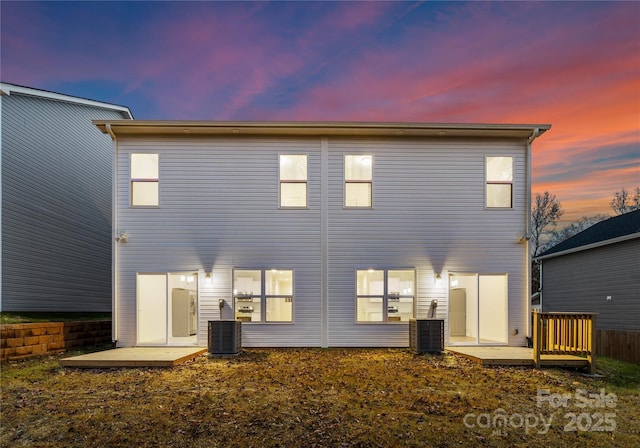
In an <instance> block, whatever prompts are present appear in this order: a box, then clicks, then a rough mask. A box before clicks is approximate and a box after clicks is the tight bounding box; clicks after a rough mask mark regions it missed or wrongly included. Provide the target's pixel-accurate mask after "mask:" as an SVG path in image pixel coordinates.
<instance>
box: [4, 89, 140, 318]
mask: <svg viewBox="0 0 640 448" xmlns="http://www.w3.org/2000/svg"><path fill="white" fill-rule="evenodd" d="M131 118H133V117H132V116H131V112H130V111H129V109H128V108H126V107H123V106H117V105H114V104H107V103H102V102H99V101H93V100H88V99H84V98H78V97H74V96H69V95H63V94H59V93H54V92H49V91H45V90H39V89H33V88H29V87H23V86H18V85H14V84H9V83H0V136H1V140H2V148H1V149H0V197H1V198H2V201H1V202H2V207H1V208H0V228H1V229H2V231H1V232H2V235H1V238H0V275H1V278H2V281H1V282H0V310H1V311H18V312H27V311H44V312H70V311H75V312H105V311H106V312H108V311H111V295H112V294H111V293H112V291H111V289H112V288H111V192H112V182H111V178H112V174H113V172H112V171H113V170H112V164H111V161H112V159H113V155H112V152H113V145H112V143H111V140H110V139H109V137H108V136H105V135H104V134H102V133H101V132H99V131H98V130H97V129H96V128H95V126H93V124H92V123H91V120H94V119H103V120H113V119H131Z"/></svg>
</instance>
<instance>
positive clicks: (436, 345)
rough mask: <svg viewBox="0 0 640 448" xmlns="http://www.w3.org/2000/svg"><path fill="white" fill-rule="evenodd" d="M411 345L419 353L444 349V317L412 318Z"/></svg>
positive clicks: (410, 323)
mask: <svg viewBox="0 0 640 448" xmlns="http://www.w3.org/2000/svg"><path fill="white" fill-rule="evenodd" d="M409 347H410V348H411V350H414V351H416V352H417V353H427V352H432V353H433V352H442V351H443V350H444V319H410V320H409Z"/></svg>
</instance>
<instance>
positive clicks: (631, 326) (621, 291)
mask: <svg viewBox="0 0 640 448" xmlns="http://www.w3.org/2000/svg"><path fill="white" fill-rule="evenodd" d="M639 253H640V238H636V239H633V240H627V241H622V242H619V243H615V244H610V245H607V246H601V247H597V248H594V249H588V250H584V251H579V252H574V253H571V254H567V255H561V256H558V257H553V258H548V259H546V260H544V261H543V263H542V276H543V277H542V281H543V283H542V287H543V290H542V307H543V311H547V312H550V311H575V312H593V313H599V315H598V318H597V328H598V329H601V330H631V331H638V330H640V319H638V316H640V257H639V256H638V254H639ZM607 296H611V301H608V300H607Z"/></svg>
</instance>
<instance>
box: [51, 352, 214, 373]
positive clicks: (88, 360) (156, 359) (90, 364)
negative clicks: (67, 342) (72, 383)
mask: <svg viewBox="0 0 640 448" xmlns="http://www.w3.org/2000/svg"><path fill="white" fill-rule="evenodd" d="M206 351H207V349H206V348H204V347H130V348H116V349H113V350H105V351H103V352H96V353H89V354H86V355H80V356H74V357H72V358H64V359H62V360H60V365H62V366H64V367H82V368H108V367H173V366H176V365H178V364H182V363H183V362H185V361H188V360H190V359H193V358H195V357H196V356H199V355H201V354H202V353H204V352H206Z"/></svg>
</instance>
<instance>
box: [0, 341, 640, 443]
mask: <svg viewBox="0 0 640 448" xmlns="http://www.w3.org/2000/svg"><path fill="white" fill-rule="evenodd" d="M58 359H59V358H58V357H54V356H52V357H47V358H40V359H39V360H28V361H22V362H14V363H10V364H5V365H3V369H2V428H1V430H0V445H1V446H64V447H73V446H78V447H85V446H154V447H155V446H176V447H180V446H184V447H205V446H206V447H218V446H219V447H232V446H242V447H276V446H280V447H370V446H372V447H375V446H443V447H446V446H456V447H461V446H504V447H507V446H508V447H513V446H523V447H524V446H536V447H555V446H558V447H571V446H575V447H578V446H579V447H584V446H589V447H610V446H620V447H633V446H640V420H639V419H638V417H637V409H639V408H640V399H639V396H638V387H639V386H640V381H638V378H640V366H632V365H628V364H618V363H615V362H611V361H607V360H603V363H601V365H602V366H603V372H604V373H605V374H606V377H604V378H589V377H585V376H583V375H581V374H579V373H577V372H572V371H567V370H556V369H545V370H532V369H528V368H481V367H478V366H475V365H473V364H471V363H470V362H469V361H467V360H465V359H463V358H459V357H457V356H454V355H449V354H447V355H415V354H413V353H411V352H409V351H407V350H401V349H393V350H392V349H328V350H321V349H264V350H245V351H244V352H243V353H242V354H241V355H239V356H237V357H233V358H220V359H209V358H207V357H204V356H203V357H200V358H198V359H197V360H194V361H191V362H189V363H187V364H184V365H182V366H179V367H175V368H172V369H107V370H97V369H96V370H79V369H64V368H61V367H60V366H59V364H58ZM620 366H623V367H620ZM618 372H622V373H620V374H619V373H618ZM601 388H604V389H605V390H606V392H607V393H615V394H616V395H617V400H618V401H617V406H616V408H614V409H600V408H592V409H589V408H586V409H581V408H578V407H576V406H575V405H574V404H573V402H572V403H571V404H570V405H569V407H568V408H566V409H565V408H560V409H559V410H553V409H551V408H549V407H548V406H547V407H542V408H539V407H537V406H536V393H537V390H538V389H548V390H549V391H550V392H551V393H571V394H574V393H575V392H576V390H577V389H586V390H588V391H590V392H598V391H599V390H600V389H601ZM574 401H575V400H574ZM499 408H501V409H503V410H504V411H505V412H506V414H507V415H508V416H513V415H515V414H519V415H523V416H526V415H527V414H531V415H534V414H543V416H544V417H545V418H546V419H548V418H549V417H550V416H551V415H552V414H554V412H555V418H554V421H553V424H552V425H551V428H550V429H549V431H548V432H547V433H546V434H539V433H538V430H539V429H541V428H542V427H541V426H538V427H536V428H530V429H529V430H528V431H525V428H523V427H521V428H513V427H510V426H508V427H506V428H502V429H503V432H501V433H499V434H498V433H496V432H495V429H496V428H495V427H493V426H492V427H490V428H480V427H477V426H476V427H475V428H468V427H466V426H465V424H464V417H465V415H467V414H469V413H473V414H475V415H480V414H483V413H490V414H491V415H492V416H493V415H494V414H493V413H494V411H496V410H497V409H499ZM571 411H573V412H576V414H580V413H585V412H588V413H589V414H593V413H596V412H614V413H615V423H616V425H617V428H616V429H615V430H614V431H603V432H587V431H578V432H565V431H564V426H565V425H566V424H567V423H568V419H567V418H565V414H566V413H567V412H571ZM471 421H473V422H477V420H475V419H472V420H471ZM514 423H515V424H516V425H517V423H518V421H517V419H516V420H514ZM582 423H583V426H584V423H585V421H583V422H582Z"/></svg>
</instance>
